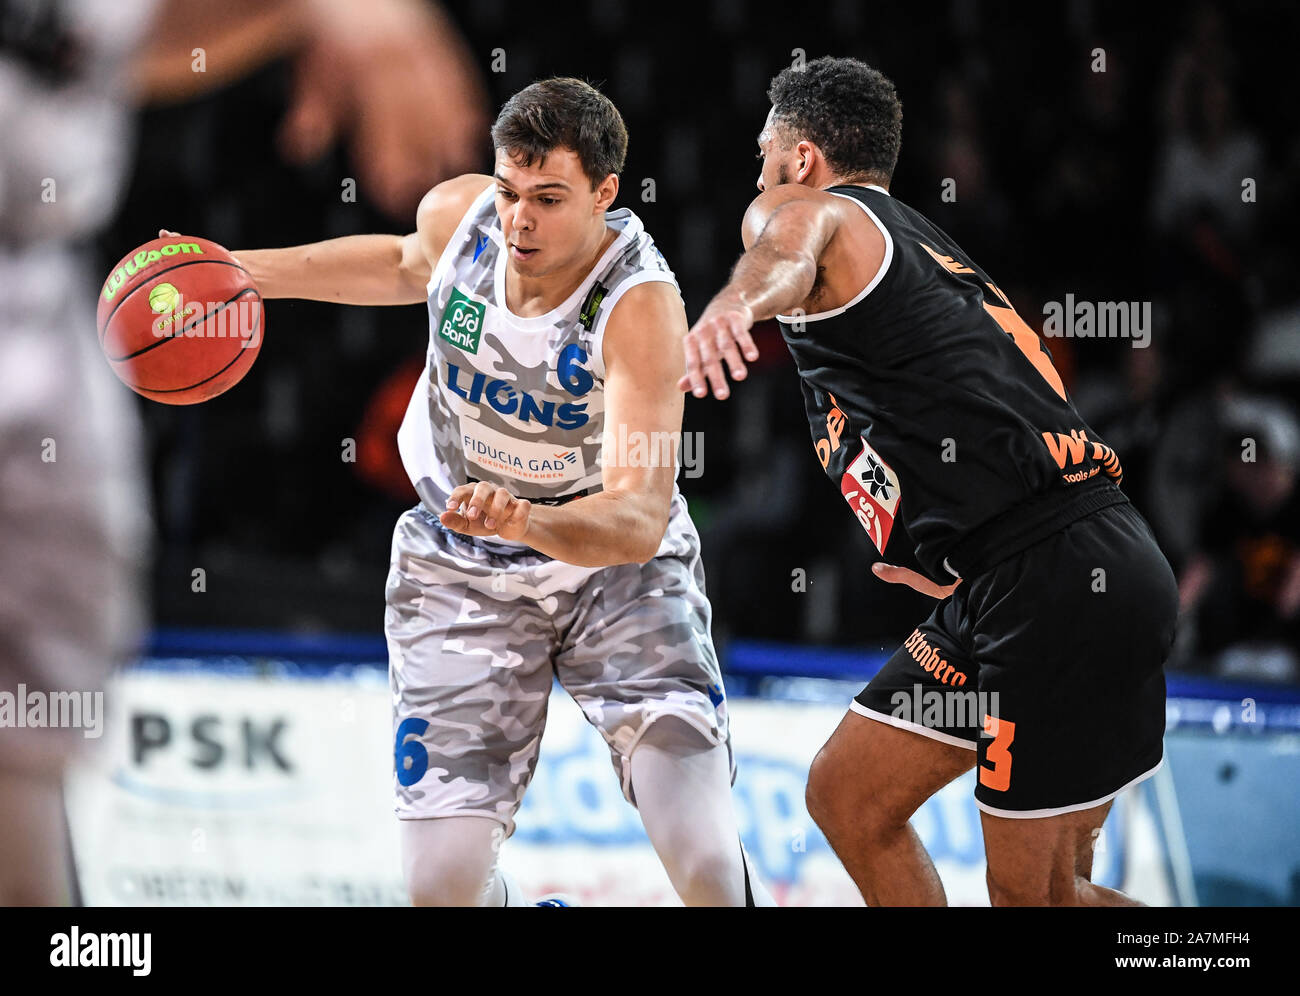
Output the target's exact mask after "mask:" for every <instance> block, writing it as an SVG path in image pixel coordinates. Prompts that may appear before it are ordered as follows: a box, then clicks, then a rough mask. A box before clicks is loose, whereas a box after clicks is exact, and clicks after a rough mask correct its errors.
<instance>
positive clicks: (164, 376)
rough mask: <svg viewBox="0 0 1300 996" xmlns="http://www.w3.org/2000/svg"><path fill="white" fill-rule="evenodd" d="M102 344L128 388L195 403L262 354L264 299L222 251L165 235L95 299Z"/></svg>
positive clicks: (128, 259) (231, 381) (126, 261)
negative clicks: (97, 299) (97, 304)
mask: <svg viewBox="0 0 1300 996" xmlns="http://www.w3.org/2000/svg"><path fill="white" fill-rule="evenodd" d="M97 317H98V324H99V344H100V346H101V347H102V348H103V350H104V355H105V356H106V357H108V362H109V365H110V366H111V367H112V368H113V372H114V373H115V374H117V376H118V377H119V378H120V379H121V381H122V383H124V384H126V386H127V387H129V388H131V390H133V391H136V392H138V393H139V394H143V395H144V396H145V397H146V398H152V399H153V400H154V401H161V402H163V403H164V404H168V405H193V404H198V403H199V402H200V401H207V400H208V399H209V398H215V397H216V396H217V395H218V394H221V393H222V392H223V391H227V390H229V389H230V388H232V387H234V386H235V385H236V384H237V383H239V381H240V379H241V378H242V377H243V376H244V374H246V373H248V370H249V368H250V367H252V365H253V361H254V360H255V359H257V354H258V351H259V350H260V349H261V348H262V331H263V329H264V327H265V322H264V319H263V315H262V296H261V295H260V294H259V293H258V292H257V287H256V286H255V285H254V284H253V280H252V278H251V277H250V276H249V275H248V271H247V270H245V269H244V268H243V267H242V266H240V265H239V263H238V262H237V261H236V260H235V258H234V257H233V256H231V255H230V253H228V252H227V251H226V250H225V249H223V248H222V247H221V246H219V245H217V244H216V243H215V242H210V241H208V240H207V239H200V238H195V237H193V236H190V235H169V236H166V237H164V238H160V239H154V240H153V241H152V242H146V243H145V244H144V245H142V246H140V247H139V248H138V249H136V250H134V251H133V252H131V253H130V254H129V255H127V256H125V257H123V259H122V260H121V261H120V262H119V263H118V264H117V266H115V267H113V269H112V271H110V273H109V275H108V279H107V280H105V281H104V286H103V289H102V290H101V291H100V294H99V308H98V315H97Z"/></svg>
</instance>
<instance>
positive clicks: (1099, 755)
mask: <svg viewBox="0 0 1300 996" xmlns="http://www.w3.org/2000/svg"><path fill="white" fill-rule="evenodd" d="M1177 614H1178V589H1177V585H1176V582H1175V580H1174V576H1173V571H1172V570H1171V569H1170V566H1169V562H1168V561H1167V560H1166V559H1165V556H1164V554H1163V553H1161V551H1160V548H1159V547H1158V546H1157V545H1156V541H1155V538H1154V536H1152V534H1151V529H1150V527H1149V526H1148V525H1147V523H1146V520H1145V519H1143V518H1142V516H1141V514H1140V513H1139V512H1138V511H1137V510H1136V509H1135V508H1134V507H1133V506H1132V505H1131V504H1128V503H1123V504H1116V505H1110V506H1108V507H1106V508H1102V509H1101V510H1099V511H1095V512H1092V513H1091V514H1088V515H1085V516H1083V517H1082V518H1078V519H1075V520H1074V521H1073V522H1071V523H1069V524H1068V525H1066V526H1065V527H1064V528H1062V529H1061V530H1059V531H1058V532H1055V533H1052V534H1051V535H1049V536H1047V537H1046V538H1045V539H1041V540H1039V541H1037V542H1036V543H1034V544H1033V545H1032V546H1029V547H1028V548H1027V549H1024V550H1021V551H1020V552H1018V553H1016V554H1014V555H1012V556H1010V557H1008V558H1007V559H1004V560H1002V561H1001V562H1000V563H996V564H994V565H993V566H992V567H990V568H988V569H987V570H984V571H982V572H981V573H979V574H978V575H977V576H975V577H973V578H966V579H963V581H962V583H961V584H960V585H958V586H957V588H956V589H955V590H954V592H953V593H952V594H951V595H950V596H949V597H948V598H946V599H944V600H943V601H942V602H940V603H939V604H938V605H937V606H936V607H935V610H934V612H933V614H932V615H931V616H930V618H929V619H927V620H926V621H925V622H923V623H921V625H919V626H918V627H917V628H916V629H915V630H914V631H913V632H912V634H911V636H910V637H909V638H908V639H907V641H906V642H905V643H904V644H903V646H901V647H900V648H899V649H898V650H897V651H896V652H895V653H894V654H893V655H892V656H891V657H890V659H889V661H888V662H887V663H886V664H885V666H884V667H883V668H881V670H880V672H879V673H878V674H877V675H876V676H875V677H874V678H873V679H872V680H871V682H870V683H869V684H868V685H867V687H866V688H865V689H863V691H862V692H861V694H859V695H858V696H857V698H856V699H855V700H854V702H853V703H852V706H851V708H852V710H853V711H854V712H857V713H859V714H861V715H863V716H868V717H870V718H872V719H876V720H879V721H881V722H884V723H888V724H890V725H891V726H896V727H899V728H901V729H906V730H911V731H914V732H916V733H918V734H920V735H922V736H926V737H930V738H932V739H934V740H938V741H941V742H943V743H947V744H952V745H954V746H959V747H964V748H967V749H969V750H973V751H975V752H976V764H977V768H976V770H977V772H978V775H979V780H978V783H977V785H976V788H975V801H976V803H977V804H978V805H979V807H980V808H981V809H982V810H984V811H985V812H987V813H992V814H993V815H995V816H1003V817H1014V818H1034V817H1046V816H1055V815H1058V814H1061V813H1068V812H1074V811H1076V810H1082V809H1091V808H1092V807H1094V806H1097V805H1100V804H1101V803H1103V802H1106V801H1108V800H1110V799H1112V798H1113V797H1114V796H1116V795H1117V794H1118V793H1120V792H1121V791H1123V790H1124V789H1125V788H1127V787H1128V786H1130V785H1133V784H1135V783H1137V782H1139V781H1141V780H1142V779H1144V778H1146V777H1148V776H1150V775H1152V774H1154V773H1155V772H1156V770H1157V769H1158V768H1159V767H1160V765H1161V764H1162V763H1163V760H1164V743H1163V741H1164V730H1165V677H1164V663H1165V660H1166V658H1167V657H1168V655H1169V651H1170V648H1171V647H1172V645H1173V641H1174V627H1175V623H1176V620H1177Z"/></svg>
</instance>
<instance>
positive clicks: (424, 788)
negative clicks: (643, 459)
mask: <svg viewBox="0 0 1300 996" xmlns="http://www.w3.org/2000/svg"><path fill="white" fill-rule="evenodd" d="M499 549H500V548H497V549H496V550H493V549H488V548H487V547H485V546H484V545H482V544H481V543H479V542H476V541H474V540H471V539H469V538H467V537H464V536H461V535H459V534H457V533H454V532H451V531H449V530H447V529H445V528H444V527H443V526H442V524H441V523H439V522H438V520H437V519H436V518H435V517H434V516H433V515H432V514H430V513H429V512H428V511H427V510H426V509H425V508H424V506H423V505H418V506H416V507H415V508H413V509H411V510H410V511H408V512H406V513H405V514H404V515H402V516H401V518H399V519H398V521H397V527H396V529H395V531H394V534H393V552H392V566H391V569H390V572H389V576H388V585H387V588H386V591H385V594H386V602H387V609H386V612H385V617H384V632H385V636H386V638H387V641H388V655H389V682H390V686H391V690H392V696H393V733H394V760H395V772H394V781H395V788H396V793H397V805H396V812H397V815H398V817H399V818H400V819H426V818H430V817H437V816H487V817H491V818H492V819H495V820H499V821H500V822H501V823H502V825H503V826H504V827H505V832H506V836H509V835H510V834H512V833H513V832H514V827H515V824H514V816H515V813H516V811H517V810H518V808H519V805H520V803H521V801H522V800H523V796H524V792H525V790H526V789H527V788H528V783H529V781H530V780H531V778H532V775H533V770H534V768H535V767H536V765H537V756H538V749H539V747H540V745H541V739H542V730H543V728H544V727H545V725H546V706H547V702H548V699H549V695H550V691H551V685H552V680H553V679H558V680H559V682H560V684H561V685H562V686H563V688H564V689H565V690H566V691H567V692H568V693H569V694H570V695H571V696H573V698H574V700H575V701H576V702H577V703H578V705H579V706H580V707H581V709H582V711H583V713H584V714H585V715H586V717H587V719H588V721H589V722H590V723H591V724H592V725H593V726H594V727H595V728H596V729H597V730H598V731H600V734H601V736H603V737H604V738H605V742H606V743H607V744H608V745H609V750H610V755H611V760H612V761H613V764H614V770H615V771H616V772H617V774H618V776H619V779H620V782H621V784H622V789H623V794H624V796H625V797H626V798H627V800H628V801H629V802H631V803H632V804H633V805H635V803H636V799H635V795H634V793H633V790H632V785H631V766H630V758H631V755H632V751H633V750H634V749H635V747H636V745H637V743H638V742H639V741H640V739H641V737H642V735H643V734H644V733H645V731H646V729H647V728H648V727H649V726H650V724H651V723H652V722H654V721H655V720H656V719H659V718H660V717H663V716H674V717H677V718H678V719H680V720H683V721H685V723H687V724H689V726H690V727H692V728H694V730H696V731H698V732H699V733H700V734H701V735H702V736H703V738H704V739H705V740H706V741H707V742H708V743H709V744H715V745H716V744H724V743H725V744H726V745H727V751H728V754H729V755H731V735H730V731H729V728H728V724H727V703H726V698H725V694H724V692H723V687H722V675H721V672H720V670H719V667H718V661H717V656H716V655H715V653H714V650H713V641H712V639H711V637H710V635H709V625H710V608H709V603H708V600H707V599H706V597H705V594H704V569H703V566H702V564H701V562H700V555H699V537H698V535H697V534H696V532H695V527H694V525H693V524H692V523H691V521H690V517H689V515H688V514H687V513H686V506H685V502H684V501H683V499H682V498H681V496H680V495H678V496H675V497H674V499H673V510H672V516H671V518H670V521H669V526H668V531H667V533H666V535H665V539H664V542H663V544H662V545H661V546H660V548H659V555H658V556H656V557H655V558H654V559H653V560H651V561H650V562H649V563H647V564H621V565H618V566H615V567H604V568H589V567H577V566H574V565H572V564H565V563H562V562H560V561H556V560H552V559H551V558H549V557H546V556H543V555H541V554H538V553H537V552H535V551H533V550H529V549H526V548H523V549H521V550H520V551H518V552H515V551H510V552H498V550H499ZM674 726H675V728H679V729H680V727H678V726H677V724H674ZM731 766H732V779H733V781H734V779H735V759H734V756H732V760H731Z"/></svg>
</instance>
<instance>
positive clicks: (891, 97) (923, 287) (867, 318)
mask: <svg viewBox="0 0 1300 996" xmlns="http://www.w3.org/2000/svg"><path fill="white" fill-rule="evenodd" d="M768 97H769V98H770V100H771V103H772V109H771V111H770V112H769V114H768V118H767V121H766V123H765V124H764V127H763V129H762V132H761V134H760V135H759V139H758V143H759V150H760V151H759V155H760V157H761V158H762V160H763V166H762V172H761V176H760V179H759V181H758V189H759V191H760V194H759V196H758V197H757V198H756V199H755V200H754V201H753V203H752V204H751V205H750V207H749V209H748V211H747V212H746V214H745V218H744V223H743V228H742V236H743V240H744V244H745V249H746V252H745V254H744V255H743V256H742V257H741V259H740V261H739V263H738V264H737V265H736V267H735V270H734V271H733V274H732V278H731V280H730V282H729V283H728V284H727V286H726V287H724V288H723V290H722V291H721V292H719V293H718V295H717V296H716V297H715V298H714V299H713V300H712V301H711V302H710V304H709V305H708V307H707V309H706V310H705V311H704V313H703V315H701V317H700V319H699V321H698V322H696V324H695V325H694V327H693V328H692V329H691V331H690V333H689V334H688V336H687V340H686V344H685V345H686V356H687V373H686V375H685V376H683V377H682V380H681V383H680V385H679V386H680V387H681V388H682V389H683V390H687V389H689V390H691V391H693V393H694V394H695V395H696V396H697V397H703V396H704V395H705V394H707V393H708V390H709V388H712V391H713V394H714V396H715V397H717V398H720V399H721V398H726V397H727V396H728V394H729V388H728V385H727V373H728V372H729V373H730V376H731V378H732V379H733V380H742V379H744V377H745V361H746V360H749V361H751V362H752V361H753V360H754V359H755V358H756V357H757V355H758V352H757V349H756V348H755V346H754V343H753V340H752V338H751V337H750V334H749V329H750V327H751V326H752V325H753V323H754V322H756V321H761V320H763V319H768V318H772V317H774V316H775V317H776V318H777V319H778V320H779V322H780V325H781V331H782V335H783V336H784V338H785V340H786V344H787V345H788V347H789V349H790V351H791V354H792V355H793V357H794V359H795V362H796V365H797V367H798V369H799V373H800V377H801V380H802V388H803V395H804V399H805V403H806V408H807V415H808V418H809V421H810V425H811V429H812V435H813V442H814V446H815V449H816V452H817V455H818V458H819V460H820V462H821V464H822V466H823V467H824V468H825V470H826V472H827V474H828V475H829V476H830V478H831V480H832V481H833V482H834V483H836V484H839V485H840V489H841V492H842V493H843V495H844V497H845V499H846V501H847V502H848V504H849V507H850V509H851V511H852V513H853V514H854V515H855V516H856V517H857V518H858V520H859V521H860V522H861V523H862V525H863V527H864V528H865V529H866V531H867V534H868V535H869V537H870V538H871V540H872V542H873V543H874V544H875V546H876V548H877V549H878V550H879V552H880V553H881V554H882V556H883V555H884V554H885V552H886V550H887V544H888V541H889V536H890V532H891V529H892V526H893V524H894V522H895V520H896V519H897V520H900V521H901V522H902V523H904V525H905V526H906V531H907V534H908V535H910V537H911V539H912V541H913V542H914V543H915V545H916V556H917V559H918V561H919V563H920V565H921V567H922V568H923V569H924V571H925V572H926V573H925V575H924V576H923V575H919V574H917V573H915V572H913V571H909V570H907V569H905V568H901V567H895V566H892V565H888V564H884V563H879V564H876V565H875V568H874V569H875V572H876V574H877V576H879V577H881V578H883V579H884V580H887V581H895V582H902V583H906V584H910V585H911V586H912V587H914V588H916V589H917V590H920V591H923V592H925V593H927V594H930V595H932V596H934V597H935V598H938V599H940V601H939V602H938V604H937V606H936V607H935V610H934V612H933V614H932V615H931V616H930V617H929V619H927V620H926V621H924V622H922V623H921V624H920V625H918V626H917V627H916V629H915V631H913V633H912V634H911V636H910V637H909V638H908V640H907V642H906V643H905V644H904V645H903V646H902V647H900V648H899V649H898V650H897V651H896V652H895V653H894V654H893V656H892V657H891V658H890V659H889V661H888V662H887V663H886V664H885V666H884V667H883V668H882V669H881V671H880V672H879V674H877V676H876V677H875V678H873V679H872V680H871V682H870V683H869V684H868V685H867V687H866V688H865V689H864V690H863V691H862V693H861V694H859V695H858V696H857V698H856V699H855V700H854V701H853V703H852V704H851V709H850V711H849V712H848V713H847V714H846V715H845V717H844V719H843V720H842V721H841V723H840V725H839V727H838V728H837V729H836V730H835V732H834V733H833V734H832V736H831V738H830V739H829V741H827V743H826V745H825V746H824V747H823V748H822V749H821V751H820V752H819V753H818V754H817V756H816V758H815V759H814V761H813V763H812V767H811V770H810V772H809V777H808V788H807V799H808V809H809V812H810V813H811V815H812V817H813V819H814V820H815V821H816V822H817V824H818V826H820V827H821V828H822V830H823V831H824V832H825V834H826V836H827V839H828V840H829V841H830V843H831V845H832V847H834V849H835V851H836V853H837V854H838V855H839V857H840V860H841V861H843V863H844V865H845V867H846V868H847V869H848V871H849V874H850V875H851V876H852V877H853V879H854V881H855V882H856V884H857V885H858V888H859V889H860V890H861V891H862V895H863V898H864V899H865V900H866V901H867V903H868V904H870V905H938V904H942V903H943V902H944V901H945V897H944V892H943V886H942V884H941V883H940V881H939V877H938V875H937V874H936V872H935V868H934V865H933V863H932V862H931V860H930V858H929V855H928V854H927V853H926V852H925V849H924V848H923V847H922V845H921V842H920V839H919V838H918V837H917V835H916V833H915V831H914V830H913V829H912V827H911V826H910V824H909V820H910V818H911V816H912V814H913V813H914V812H915V811H916V809H917V808H918V807H919V806H920V805H921V803H922V802H924V801H925V800H926V799H927V798H929V797H930V796H931V795H933V794H934V793H935V792H937V791H938V790H939V789H940V788H942V787H943V786H944V785H946V784H948V783H949V782H951V781H952V780H953V779H954V778H956V777H957V776H959V775H961V774H962V773H963V772H965V771H968V770H969V769H970V768H971V767H972V766H974V767H976V769H977V771H978V775H979V778H978V783H977V786H976V789H975V799H976V802H977V804H978V805H979V807H980V809H981V819H982V823H983V831H984V842H985V851H986V856H987V859H988V886H989V896H990V900H991V901H992V903H993V904H994V905H1129V904H1133V902H1134V901H1133V900H1132V899H1131V898H1130V897H1128V896H1126V895H1124V894H1123V893H1120V892H1116V891H1114V890H1111V889H1106V888H1103V887H1100V886H1097V885H1094V884H1093V883H1092V882H1091V881H1090V878H1091V870H1092V854H1093V846H1094V843H1095V841H1096V837H1097V833H1098V832H1099V828H1100V827H1101V825H1102V822H1103V821H1104V819H1105V817H1106V813H1107V812H1108V810H1109V809H1110V806H1111V804H1112V800H1113V799H1114V797H1115V796H1116V795H1117V794H1118V793H1119V792H1121V791H1122V790H1123V789H1125V788H1127V787H1128V786H1129V785H1132V784H1134V783H1136V782H1138V781H1140V780H1142V779H1143V778H1146V777H1148V776H1149V775H1151V774H1153V773H1154V772H1155V771H1156V769H1158V768H1159V767H1160V765H1161V764H1162V763H1163V758H1164V750H1163V734H1164V708H1165V704H1164V699H1165V682H1164V671H1163V667H1164V661H1165V659H1166V657H1167V655H1168V652H1169V649H1170V647H1171V645H1172V643H1173V637H1174V626H1175V619H1176V611H1177V588H1176V585H1175V581H1174V577H1173V573H1172V571H1171V569H1170V567H1169V564H1168V562H1167V561H1166V559H1165V557H1164V555H1163V554H1162V553H1161V552H1160V550H1159V548H1158V547H1157V545H1156V542H1155V540H1154V538H1153V536H1152V534H1151V531H1150V529H1149V527H1148V526H1147V524H1146V521H1145V520H1144V519H1143V518H1142V516H1141V515H1140V514H1139V513H1138V512H1137V511H1136V510H1135V509H1134V508H1133V506H1132V505H1131V504H1129V503H1128V500H1127V498H1126V497H1125V496H1124V493H1123V491H1122V490H1120V488H1119V483H1120V480H1121V475H1122V471H1121V467H1120V462H1119V458H1118V457H1117V455H1116V454H1115V453H1114V452H1113V451H1112V450H1111V449H1110V448H1109V447H1107V446H1106V445H1105V444H1104V443H1103V442H1102V441H1101V440H1100V439H1099V438H1098V436H1097V435H1096V433H1094V432H1093V431H1092V429H1090V428H1089V427H1088V426H1087V425H1086V423H1085V422H1084V421H1083V419H1082V418H1080V416H1079V414H1078V412H1076V411H1075V409H1074V406H1073V404H1072V403H1071V401H1070V398H1069V395H1068V393H1067V391H1066V389H1065V387H1064V385H1063V384H1062V382H1061V379H1060V377H1059V376H1058V375H1057V373H1056V371H1055V369H1053V367H1052V362H1051V357H1050V355H1049V354H1048V352H1047V351H1046V349H1045V348H1044V347H1043V345H1042V344H1041V342H1040V341H1039V339H1038V337H1037V336H1036V335H1035V334H1034V332H1033V331H1031V330H1030V329H1029V327H1028V326H1027V325H1026V324H1025V323H1024V322H1023V321H1022V320H1021V319H1020V318H1019V316H1018V315H1017V314H1016V312H1015V310H1014V309H1013V308H1012V306H1011V303H1010V302H1009V301H1008V299H1007V298H1006V296H1005V295H1004V294H1003V293H1002V292H1001V291H1000V290H999V289H998V287H997V286H996V285H995V284H994V283H993V282H992V281H991V280H990V278H989V276H988V275H987V274H986V273H985V272H984V271H983V270H982V269H981V268H980V267H979V266H978V265H977V264H976V263H975V262H974V260H973V259H972V258H971V257H970V256H969V255H968V254H967V253H965V252H964V251H963V250H962V249H961V247H959V246H958V245H956V244H955V243H954V242H953V241H952V240H951V239H949V238H948V237H947V236H946V235H945V234H944V233H943V232H942V231H940V230H939V229H938V228H936V227H935V226H934V225H933V224H931V223H930V222H929V221H928V220H926V219H925V218H924V217H922V216H921V215H920V214H919V213H918V212H916V211H914V210H913V209H911V208H910V207H907V206H906V205H905V204H903V203H901V202H900V201H898V200H896V199H895V198H894V197H893V196H892V195H891V194H890V193H889V186H890V181H891V177H892V174H893V170H894V166H895V163H896V162H897V158H898V152H899V147H900V144H901V130H902V107H901V104H900V103H899V100H898V97H897V94H896V92H895V89H894V86H893V84H892V83H891V82H890V81H889V80H888V79H886V78H885V77H884V76H882V75H881V74H880V73H879V72H877V71H876V70H874V69H871V68H869V67H868V66H866V65H864V64H863V63H861V62H859V61H857V60H854V59H834V58H824V59H818V60H816V61H814V62H810V63H808V64H807V65H806V66H805V67H804V68H803V69H802V70H796V69H793V68H792V69H787V70H785V71H784V72H782V73H780V74H779V75H778V76H777V77H776V78H775V79H774V80H773V82H772V86H771V88H770V90H769V91H768ZM724 365H725V370H724ZM896 545H897V544H896ZM936 578H939V579H941V580H939V581H936V580H935V579H936ZM954 579H956V580H954ZM916 685H920V686H922V688H923V689H924V690H925V693H927V694H928V693H930V692H932V691H937V692H939V693H940V694H941V695H942V696H945V698H944V699H943V700H942V701H943V702H944V703H945V705H947V703H949V702H952V703H954V704H960V700H961V697H962V696H965V695H966V694H967V693H969V692H971V691H978V692H980V693H984V695H983V696H981V699H980V701H981V702H983V703H987V709H986V710H985V709H980V710H978V711H977V714H975V715H973V716H972V715H969V714H968V715H966V716H965V717H962V716H961V715H960V714H961V712H962V711H963V710H961V709H960V708H958V709H952V710H950V709H947V708H944V709H942V710H936V711H935V714H934V716H933V717H931V714H930V711H929V710H928V709H927V711H926V715H925V717H918V716H915V715H911V716H908V715H905V714H901V713H900V710H899V709H897V708H895V707H894V703H896V702H897V701H898V699H897V697H896V696H897V694H898V693H906V694H907V695H910V694H911V693H912V690H913V688H914V686H916ZM954 716H956V717H957V718H956V719H954V718H953V717H954ZM918 720H920V721H918Z"/></svg>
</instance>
